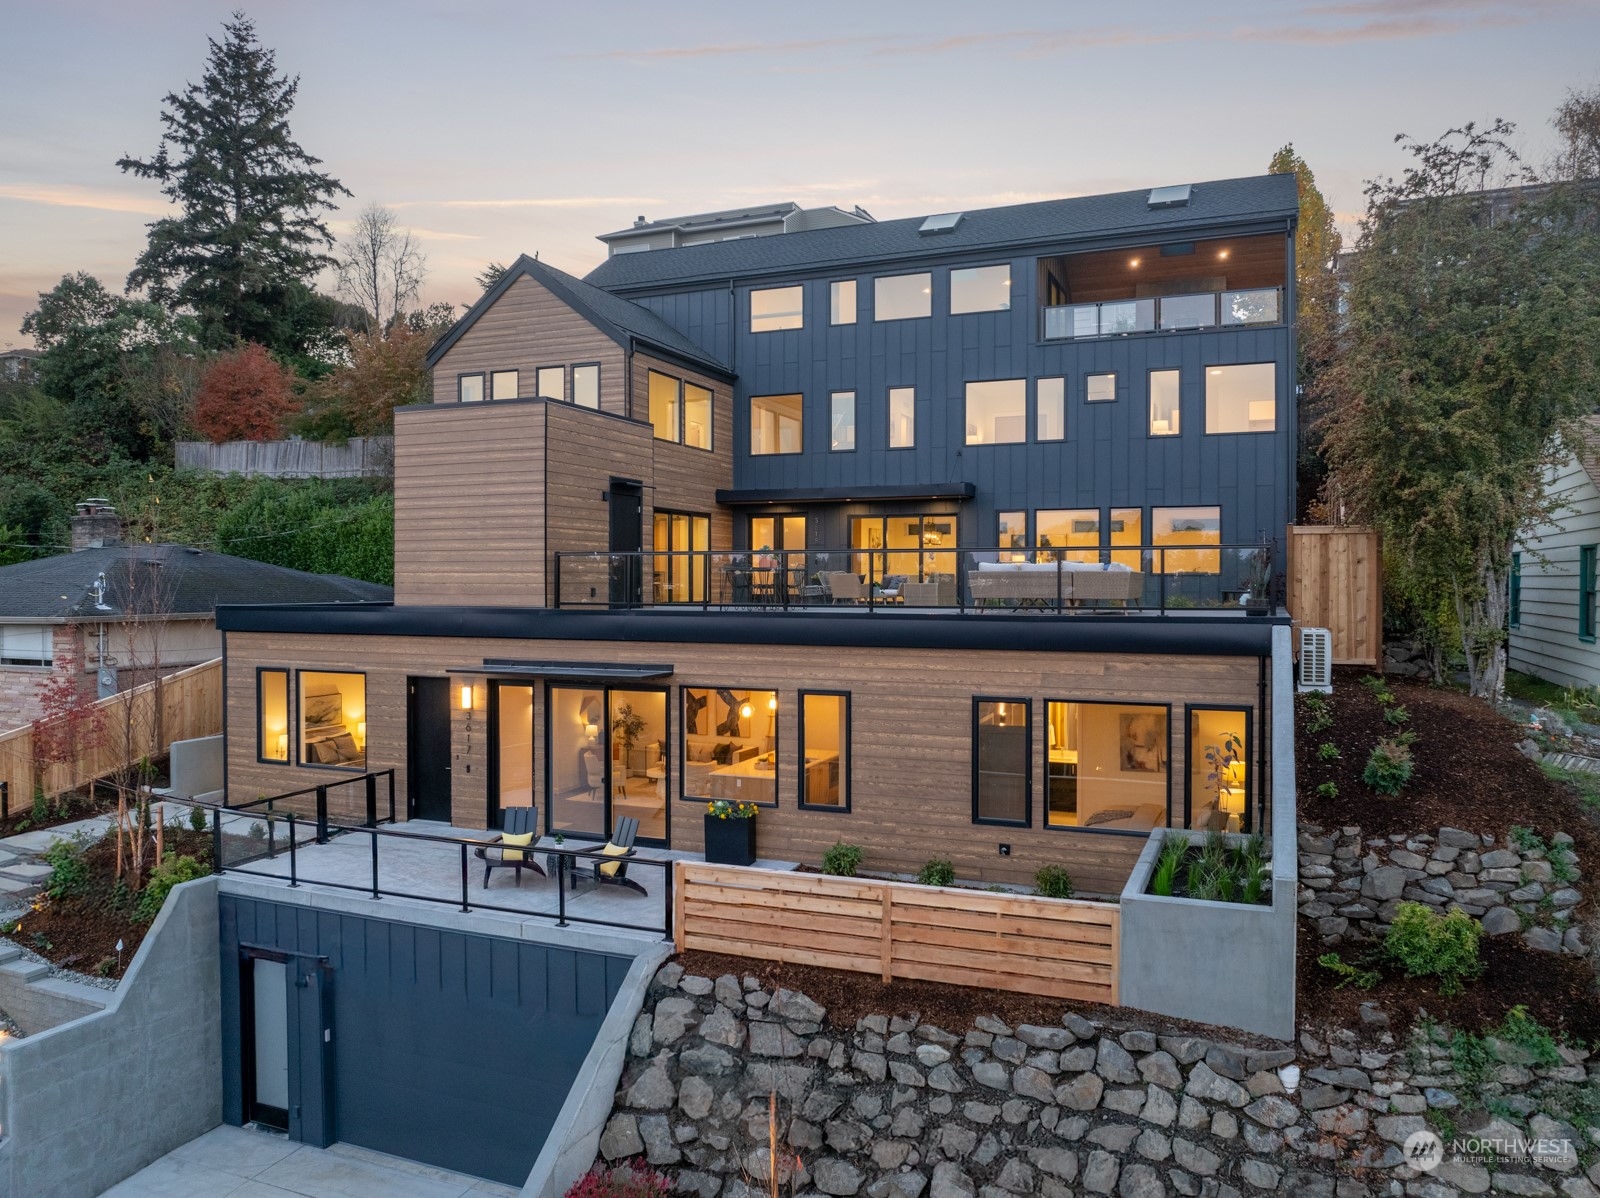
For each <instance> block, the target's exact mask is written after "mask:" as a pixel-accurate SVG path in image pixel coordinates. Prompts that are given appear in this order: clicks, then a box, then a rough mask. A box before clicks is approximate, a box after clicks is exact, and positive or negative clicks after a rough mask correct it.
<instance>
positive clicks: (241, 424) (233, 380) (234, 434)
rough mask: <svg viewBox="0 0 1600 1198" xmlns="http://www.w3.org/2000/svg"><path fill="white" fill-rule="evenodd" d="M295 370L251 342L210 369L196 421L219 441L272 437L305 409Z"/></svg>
mask: <svg viewBox="0 0 1600 1198" xmlns="http://www.w3.org/2000/svg"><path fill="white" fill-rule="evenodd" d="M293 384H294V375H293V374H292V373H291V372H289V371H287V370H285V369H284V368H283V367H282V366H280V365H278V363H277V362H276V361H274V360H273V358H272V355H271V354H269V353H267V351H266V348H265V347H264V346H261V345H257V344H256V343H255V342H249V343H247V344H245V345H244V346H242V347H240V348H239V349H236V350H233V351H232V352H230V353H226V354H223V355H222V356H221V357H219V358H218V359H216V361H214V362H212V363H211V365H210V366H208V367H207V368H206V372H205V374H204V375H202V376H201V378H200V390H199V393H198V394H197V395H196V397H195V404H194V426H195V428H197V429H198V430H199V431H200V435H201V436H203V437H205V438H206V439H207V440H209V441H211V442H213V443H221V442H223V441H271V440H274V439H275V438H276V437H277V436H278V435H279V433H280V432H281V431H282V428H283V422H284V421H285V420H286V419H287V418H288V417H290V416H292V415H293V414H294V413H295V412H297V411H298V410H299V408H300V405H299V403H297V402H296V400H295V397H294V386H293Z"/></svg>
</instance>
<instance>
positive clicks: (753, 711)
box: [682, 686, 782, 807]
mask: <svg viewBox="0 0 1600 1198" xmlns="http://www.w3.org/2000/svg"><path fill="white" fill-rule="evenodd" d="M781 764H782V758H781V756H780V751H779V746H778V692H777V691H771V690H746V689H741V688H735V687H691V686H686V687H684V688H683V770H682V777H683V797H684V798H685V799H699V800H710V799H729V800H731V801H733V802H744V803H760V804H762V805H764V806H769V807H771V806H776V805H777V802H778V772H779V767H780V765H781Z"/></svg>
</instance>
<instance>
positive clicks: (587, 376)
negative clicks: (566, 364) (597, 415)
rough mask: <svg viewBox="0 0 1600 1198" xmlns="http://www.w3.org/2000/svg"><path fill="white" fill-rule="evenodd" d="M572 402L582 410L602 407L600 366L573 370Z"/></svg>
mask: <svg viewBox="0 0 1600 1198" xmlns="http://www.w3.org/2000/svg"><path fill="white" fill-rule="evenodd" d="M572 402H573V403H575V404H577V405H578V406H579V407H580V408H595V409H597V410H598V409H599V407H600V364H599V363H598V362H593V363H590V364H589V365H586V366H574V367H573V368H572Z"/></svg>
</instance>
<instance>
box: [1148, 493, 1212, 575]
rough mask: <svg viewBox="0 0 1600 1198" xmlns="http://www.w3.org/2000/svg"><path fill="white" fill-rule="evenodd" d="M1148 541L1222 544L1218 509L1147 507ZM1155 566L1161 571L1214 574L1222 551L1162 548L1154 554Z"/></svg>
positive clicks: (1181, 543) (1183, 544) (1184, 544)
mask: <svg viewBox="0 0 1600 1198" xmlns="http://www.w3.org/2000/svg"><path fill="white" fill-rule="evenodd" d="M1150 531H1151V538H1150V543H1151V544H1152V545H1182V546H1194V545H1220V544H1222V509H1221V508H1217V507H1156V508H1151V509H1150ZM1154 556H1155V560H1156V570H1157V572H1158V573H1165V574H1215V573H1217V571H1218V569H1219V568H1220V565H1221V558H1222V555H1221V554H1220V553H1219V552H1218V551H1217V550H1215V549H1192V548H1184V549H1164V550H1162V552H1160V553H1157V554H1155V555H1154Z"/></svg>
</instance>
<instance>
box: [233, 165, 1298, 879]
mask: <svg viewBox="0 0 1600 1198" xmlns="http://www.w3.org/2000/svg"><path fill="white" fill-rule="evenodd" d="M1296 218H1297V195H1296V188H1295V181H1294V178H1293V176H1290V175H1275V176H1264V177H1257V178H1247V179H1234V180H1223V181H1217V182H1209V183H1201V184H1197V185H1194V186H1192V187H1191V186H1181V187H1173V188H1160V189H1156V190H1155V191H1143V190H1141V191H1137V192H1124V193H1120V194H1115V195H1103V196H1085V197H1079V198H1074V199H1066V200H1055V201H1049V202H1044V203H1033V204H1022V205H1015V206H1011V207H1004V208H994V209H987V210H983V211H973V212H967V213H949V214H941V215H937V216H931V217H927V218H920V217H919V218H913V219H909V220H896V221H882V222H873V223H866V222H861V223H852V224H846V225H841V226H838V227H832V228H820V229H812V230H810V231H804V232H785V233H783V234H781V235H773V236H759V237H751V238H747V239H738V240H724V241H718V242H715V243H713V244H703V245H694V246H687V247H682V246H680V247H678V248H672V249H669V250H660V251H657V250H652V251H651V252H648V253H615V254H613V255H612V256H610V257H608V258H607V259H606V260H605V261H604V262H602V263H601V265H600V266H599V267H598V268H597V269H595V270H594V271H593V272H592V273H591V274H590V275H589V276H588V277H587V278H586V279H578V278H575V277H573V276H571V275H568V274H565V273H563V272H561V271H559V270H556V269H554V268H553V267H550V266H548V265H546V264H544V263H542V262H539V261H536V260H534V259H531V258H527V257H524V258H521V259H519V260H518V261H517V262H516V263H515V264H513V265H512V267H511V268H510V269H509V270H508V271H507V272H506V273H505V275H504V277H502V278H501V279H500V280H499V281H498V282H497V283H496V284H495V286H494V287H492V288H490V289H489V291H488V292H487V293H486V294H485V295H484V296H483V297H482V299H481V300H479V302H478V303H477V304H475V305H474V306H473V307H472V309H471V310H470V311H468V312H467V313H466V315H465V316H464V317H463V318H462V319H461V320H460V321H459V322H458V323H457V324H456V325H455V326H454V327H453V328H452V329H451V330H450V332H449V333H448V334H446V335H445V336H444V337H443V338H442V339H441V340H440V341H439V342H438V343H437V345H435V346H434V348H433V350H432V351H431V354H430V357H429V363H430V366H431V367H432V370H433V396H432V399H433V402H432V403H430V404H423V405H418V406H413V407H406V408H401V409H400V410H399V411H397V412H396V418H395V575H396V586H395V602H394V604H393V605H392V606H372V607H367V608H360V609H351V608H348V607H344V606H326V607H313V608H306V607H301V608H278V607H273V606H269V605H265V604H260V603H257V604H251V605H249V606H243V607H230V608H224V609H223V610H222V611H221V612H219V615H218V623H219V626H220V627H221V628H222V629H223V630H224V631H225V633H226V655H227V670H228V690H227V706H228V711H227V727H228V730H229V731H228V786H229V790H230V794H231V795H234V796H249V797H252V798H253V797H255V796H258V795H272V794H278V793H284V792H288V791H295V790H300V789H301V788H304V787H309V786H313V785H319V784H323V783H331V782H336V781H338V780H339V778H340V777H341V774H340V773H339V771H341V770H342V771H344V774H343V775H342V776H343V777H351V776H354V775H356V774H358V773H359V772H360V771H361V770H362V769H363V768H371V769H374V770H379V769H387V768H391V767H392V768H393V769H395V771H396V779H397V786H398V789H399V793H400V794H401V795H403V796H404V799H405V810H406V813H407V814H408V815H409V816H410V817H411V818H426V819H434V820H443V821H448V822H451V823H454V824H455V825H457V826H460V827H469V828H482V827H497V826H499V825H500V822H501V820H502V812H503V811H504V809H505V808H507V807H510V806H526V805H528V804H529V803H532V804H534V805H535V806H536V807H537V808H538V826H539V828H540V829H541V830H544V831H549V832H556V831H560V832H563V833H565V834H566V835H568V836H570V837H574V838H580V839H581V838H592V839H596V840H599V839H604V838H605V836H606V834H607V832H608V830H609V829H611V828H612V826H613V824H614V821H615V820H616V819H617V818H618V817H619V816H623V815H631V816H634V817H637V818H638V819H639V820H640V840H641V843H647V844H649V843H653V844H658V845H668V846H670V847H672V848H674V849H685V850H689V851H699V850H700V849H701V846H702V844H703V838H702V814H703V811H704V808H705V804H706V802H707V801H708V800H715V799H742V800H749V801H753V802H756V803H758V804H761V805H762V807H763V810H762V812H761V816H760V820H759V824H758V826H759V829H760V832H759V837H760V852H761V855H762V856H764V857H769V858H779V859H786V860H792V861H803V862H811V863H815V862H816V861H817V860H818V859H819V858H820V857H821V855H822V853H823V851H824V850H825V849H826V848H827V847H828V846H830V845H832V844H833V843H835V842H836V841H839V840H841V839H842V840H845V841H848V842H851V843H855V844H859V845H862V846H864V847H865V849H866V852H867V860H868V862H869V865H870V867H871V868H874V869H880V870H891V871H900V872H914V871H915V870H916V869H918V868H919V867H920V866H921V865H922V864H923V863H924V862H926V861H927V860H928V859H929V858H930V857H933V856H941V857H948V858H951V859H952V860H954V862H955V865H956V868H957V870H958V872H960V873H961V874H962V875H963V876H966V877H973V878H982V879H984V880H992V881H1001V882H1019V883H1031V880H1032V878H1033V874H1034V872H1035V871H1036V870H1037V869H1038V868H1039V867H1040V866H1041V865H1043V864H1046V863H1063V864H1065V865H1067V866H1068V868H1069V869H1070V870H1071V872H1072V873H1073V876H1074V878H1075V879H1077V881H1078V883H1079V888H1080V890H1084V891H1090V892H1094V891H1099V892H1104V891H1108V890H1115V889H1117V888H1119V887H1120V886H1121V884H1122V881H1123V879H1125V878H1126V877H1127V875H1128V872H1129V870H1130V868H1131V866H1132V863H1133V861H1134V859H1135V858H1136V857H1137V855H1138V853H1139V851H1140V850H1141V848H1142V847H1143V845H1144V843H1145V837H1146V834H1147V833H1148V831H1149V830H1150V829H1151V828H1153V827H1156V826H1178V827H1195V828H1246V829H1250V828H1254V829H1261V828H1264V827H1265V826H1266V825H1267V824H1268V823H1269V821H1270V812H1269V811H1268V810H1267V809H1266V807H1265V798H1264V796H1265V795H1266V794H1267V793H1268V779H1269V777H1270V774H1271V771H1272V769H1273V762H1272V758H1271V753H1270V747H1271V743H1272V741H1273V736H1272V729H1271V728H1270V727H1269V724H1268V716H1267V713H1268V712H1269V710H1270V709H1271V704H1272V701H1273V696H1272V693H1271V690H1272V688H1271V677H1272V671H1271V669H1270V668H1269V667H1270V661H1269V659H1270V657H1271V655H1272V651H1273V650H1272V644H1273V640H1274V632H1275V631H1276V630H1277V629H1278V628H1279V627H1281V626H1284V625H1287V623H1288V617H1287V616H1286V615H1284V614H1283V613H1282V612H1281V610H1278V609H1277V608H1276V606H1275V605H1274V606H1273V607H1272V608H1271V609H1270V610H1269V608H1268V604H1267V601H1268V600H1269V599H1274V598H1276V597H1277V596H1278V595H1279V594H1280V589H1281V588H1280V583H1279V577H1280V568H1279V567H1278V565H1277V561H1278V556H1277V555H1279V553H1280V551H1281V547H1282V543H1283V540H1284V537H1285V531H1284V530H1285V526H1286V525H1287V524H1288V523H1289V521H1290V519H1291V518H1292V513H1293V511H1294V460H1295V444H1296V430H1295V404H1294V398H1293V386H1294V362H1295V344H1294V332H1293V326H1292V323H1291V322H1290V321H1289V320H1288V318H1287V314H1289V313H1291V312H1293V310H1294V292H1293V287H1294V233H1295V222H1296ZM616 236H617V235H608V238H609V239H611V240H612V241H613V242H614V239H615V237H616ZM356 712H360V713H363V719H362V730H363V732H364V733H365V735H364V736H362V737H360V738H358V737H357V736H356V727H355V716H354V715H353V714H352V713H356ZM285 725H287V726H288V727H289V728H290V729H291V733H290V734H289V735H288V736H287V737H284V736H283V735H282V734H281V732H280V731H279V729H282V728H283V727H284V726H285ZM1283 735H1287V732H1284V733H1283ZM358 739H359V740H360V747H361V749H362V752H360V753H357V754H352V752H351V749H352V747H353V742H354V741H356V740H358ZM1230 745H1233V746H1236V747H1235V748H1234V749H1233V750H1232V751H1231V752H1230V751H1229V750H1228V746H1230ZM1208 753H1209V754H1211V755H1212V760H1209V761H1208ZM1218 754H1220V755H1221V756H1222V757H1223V758H1224V759H1223V760H1221V761H1220V762H1219V761H1218V760H1217V755H1218ZM236 801H237V800H236Z"/></svg>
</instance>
